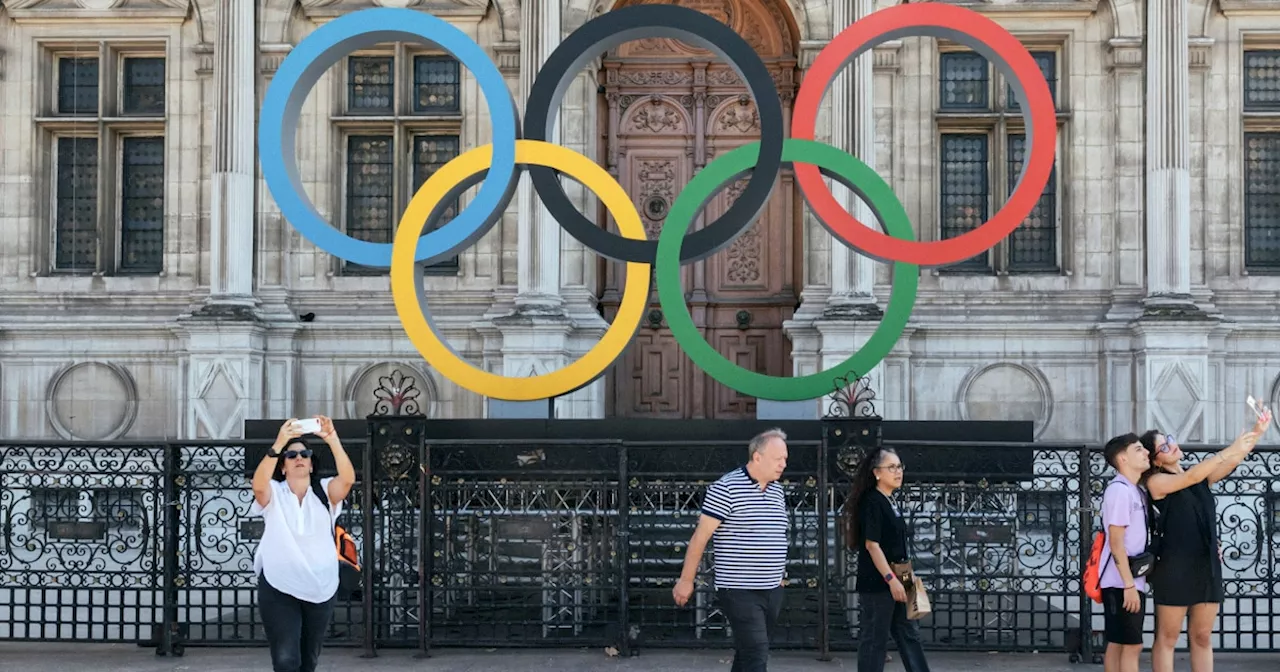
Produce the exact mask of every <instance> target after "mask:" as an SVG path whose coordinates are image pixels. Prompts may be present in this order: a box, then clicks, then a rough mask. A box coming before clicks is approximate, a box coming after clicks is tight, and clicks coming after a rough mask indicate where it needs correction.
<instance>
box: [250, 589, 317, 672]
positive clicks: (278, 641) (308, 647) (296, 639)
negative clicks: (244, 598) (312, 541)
mask: <svg viewBox="0 0 1280 672" xmlns="http://www.w3.org/2000/svg"><path fill="white" fill-rule="evenodd" d="M303 571H305V569H304V570H303ZM333 603H334V598H332V597H331V598H329V601H327V602H323V603H321V604H315V603H313V602H307V601H305V600H299V599H298V598H296V597H294V596H292V595H289V594H287V593H282V592H280V591H278V590H276V589H275V588H272V587H271V584H269V583H267V579H266V577H263V576H259V577H258V612H259V613H260V614H261V615H262V627H263V629H264V630H266V631H267V644H268V645H270V647H271V669H272V671H273V672H315V669H316V664H317V663H319V662H320V647H321V645H323V644H324V631H325V630H326V629H327V628H328V627H329V618H330V617H331V616H333Z"/></svg>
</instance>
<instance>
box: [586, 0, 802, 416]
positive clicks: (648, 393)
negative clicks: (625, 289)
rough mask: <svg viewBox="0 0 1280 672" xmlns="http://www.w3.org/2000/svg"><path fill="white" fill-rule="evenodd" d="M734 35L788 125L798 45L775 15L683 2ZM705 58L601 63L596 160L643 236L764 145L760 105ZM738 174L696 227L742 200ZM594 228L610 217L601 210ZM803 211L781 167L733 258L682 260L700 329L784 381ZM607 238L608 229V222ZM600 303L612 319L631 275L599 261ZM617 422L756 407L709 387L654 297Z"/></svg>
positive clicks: (751, 3) (748, 1) (623, 364)
mask: <svg viewBox="0 0 1280 672" xmlns="http://www.w3.org/2000/svg"><path fill="white" fill-rule="evenodd" d="M680 4H685V5H689V6H692V7H694V8H695V9H699V10H700V11H703V12H704V13H707V14H710V15H712V16H714V17H715V18H717V19H720V20H721V21H722V22H724V23H726V24H728V25H730V26H731V27H733V28H734V29H735V30H737V32H738V33H739V34H740V35H742V36H743V37H745V38H746V39H747V41H748V42H749V43H750V44H751V45H752V46H753V47H754V48H755V49H756V51H757V53H759V54H760V55H761V56H762V57H763V58H764V59H765V61H766V63H767V64H768V65H769V67H770V69H771V70H772V72H773V75H774V83H775V85H776V87H777V89H778V92H779V96H780V97H781V99H782V100H783V105H784V115H785V119H786V121H787V122H788V123H789V122H790V114H789V113H790V107H791V105H790V102H791V99H792V96H793V95H794V90H795V82H796V60H795V58H794V56H793V54H794V53H795V45H796V39H795V35H794V32H793V26H792V24H791V23H790V22H789V16H786V15H784V14H782V13H781V12H782V8H780V7H778V6H776V5H773V4H767V3H765V2H761V1H760V0H723V1H721V0H681V1H680ZM718 61H719V59H718V58H715V57H714V56H713V55H712V54H710V53H709V52H706V51H703V50H700V49H694V48H692V47H689V46H688V45H685V44H683V43H680V42H677V41H674V40H665V39H650V40H637V41H635V42H630V43H627V44H625V45H623V46H622V47H620V48H619V49H618V50H616V51H615V52H614V53H611V54H609V55H608V57H607V58H606V59H605V61H604V69H603V72H602V73H601V80H602V81H603V83H604V87H603V94H602V96H601V101H600V104H601V108H600V117H601V119H602V122H603V123H602V129H601V131H602V137H601V140H602V142H601V143H600V144H601V147H602V150H603V153H604V154H605V156H603V157H601V158H602V159H603V160H604V162H605V163H606V165H607V166H608V168H609V169H610V171H611V172H612V173H613V174H614V175H615V176H616V177H617V178H618V180H619V182H621V183H622V185H623V186H624V187H625V188H626V190H627V192H628V193H629V194H631V196H632V199H633V201H634V202H635V205H636V208H637V209H638V210H639V211H640V213H641V215H642V217H643V220H644V223H645V227H646V229H647V231H648V234H649V237H650V239H651V240H655V239H656V238H657V236H658V232H659V231H661V226H662V222H663V221H664V220H665V218H666V216H667V212H668V211H669V209H670V207H671V205H672V203H673V202H674V200H675V198H676V197H677V196H678V195H679V194H680V192H681V191H682V190H683V188H684V185H685V184H687V183H688V181H689V180H690V178H691V177H692V176H693V175H694V174H695V173H696V172H697V171H699V170H700V169H701V168H702V167H703V166H705V165H706V164H707V163H709V162H710V161H712V160H714V159H715V157H717V156H720V155H722V154H724V153H725V152H728V151H730V150H732V149H734V148H736V147H740V146H742V145H743V144H746V143H750V142H753V141H756V140H758V139H759V133H760V120H759V116H758V114H757V112H756V107H755V104H754V101H753V99H752V97H751V96H750V95H748V91H747V89H746V87H745V86H744V85H743V84H742V82H741V81H740V79H739V77H738V75H737V73H736V72H735V71H734V70H733V69H732V68H730V67H729V66H728V65H727V64H725V63H723V62H718ZM745 184H746V179H745V178H743V179H741V180H738V181H737V182H735V183H733V184H730V185H727V186H726V187H725V188H724V189H723V190H721V192H720V193H719V194H717V195H716V196H715V197H714V198H713V199H712V201H711V202H710V203H709V204H708V206H707V208H706V210H705V211H704V213H703V217H702V218H701V219H700V220H699V221H697V222H695V223H694V225H693V229H697V228H700V227H701V226H702V225H704V224H705V223H706V222H708V221H711V220H712V219H714V218H716V217H718V216H719V215H720V214H721V213H722V212H724V210H725V209H726V208H728V207H729V205H730V204H732V203H733V201H734V199H736V198H737V197H738V195H739V194H740V193H741V190H742V188H743V187H744V185H745ZM600 216H601V218H602V219H604V218H607V217H608V215H607V214H606V213H604V212H603V211H602V212H601V215H600ZM799 221H800V211H799V207H798V202H797V199H796V195H795V189H794V182H793V177H792V173H791V172H790V171H789V170H788V171H784V173H783V174H782V175H781V176H780V177H779V178H778V181H777V182H776V183H775V185H774V192H773V196H772V197H771V199H770V201H769V202H768V204H767V206H766V208H765V210H764V212H763V214H762V216H761V217H760V218H759V219H758V220H757V221H756V223H755V224H754V225H753V226H752V227H751V228H750V229H748V230H747V231H745V232H743V233H742V234H740V235H739V236H738V237H737V238H736V239H735V240H734V241H733V242H732V243H731V244H730V245H729V246H728V247H727V248H725V249H723V250H721V251H720V252H718V253H716V254H715V255H712V256H711V257H708V258H707V259H704V260H702V261H699V262H695V263H692V264H687V265H685V266H684V267H683V268H682V271H681V276H682V278H683V285H684V289H685V296H686V297H687V299H688V305H689V309H690V312H691V314H692V316H693V320H694V322H695V324H697V326H698V327H699V329H700V331H701V332H702V335H703V337H704V338H706V340H707V341H708V342H710V343H711V344H712V345H714V346H715V348H716V349H717V350H718V351H719V352H720V353H721V354H722V355H723V356H724V357H726V358H727V359H729V360H730V361H732V362H734V363H735V364H737V365H738V366H741V367H744V368H747V369H750V370H753V371H757V372H760V373H767V374H770V375H791V343H790V340H789V339H788V338H787V336H786V334H785V333H784V332H783V329H782V325H783V322H785V321H786V320H788V319H790V318H791V316H792V314H793V313H794V312H795V308H796V306H797V304H798V301H799V299H798V290H797V286H798V285H799V278H798V269H800V268H801V259H800V256H799V254H798V251H799V249H800V247H801V245H800V244H799V242H800V241H801V240H802V239H801V237H800V227H799V226H798V224H797V223H798V222H799ZM609 226H610V228H611V229H612V230H614V231H617V228H616V226H614V225H613V224H612V222H610V223H609ZM602 264H603V268H602V272H601V274H600V277H601V285H602V287H601V293H600V299H601V300H600V305H601V308H602V311H603V314H604V317H605V319H608V320H610V321H612V319H613V317H614V315H615V314H616V313H617V309H618V303H619V300H620V298H621V297H620V288H621V287H622V283H623V279H624V273H625V269H624V267H623V265H622V264H619V263H614V262H608V263H604V262H602ZM606 388H607V399H608V402H607V405H608V413H609V414H610V415H611V416H613V417H652V418H711V419H738V418H752V417H754V415H755V404H756V400H755V399H754V398H752V397H744V396H742V395H740V394H738V393H736V392H734V391H733V390H730V389H729V388H727V387H725V386H723V385H721V384H720V383H718V382H716V381H715V380H713V379H711V378H710V377H709V376H707V375H706V374H705V373H703V372H702V370H701V369H700V368H698V367H697V366H695V365H694V364H693V363H692V362H691V361H690V360H689V359H688V357H686V356H685V355H684V354H683V352H682V351H681V349H680V346H679V345H678V344H677V343H676V341H675V339H674V338H673V337H672V335H671V332H670V330H669V329H668V328H667V321H666V316H665V315H663V314H662V308H661V306H660V305H658V303H657V294H656V292H655V293H653V294H652V303H651V305H650V308H649V311H648V314H647V315H646V319H645V320H644V321H643V323H642V325H641V327H640V329H639V331H638V333H637V334H636V338H635V340H634V341H633V343H632V345H631V347H630V348H629V349H628V351H627V352H626V353H625V354H624V355H623V356H622V357H620V358H619V359H618V361H617V363H616V364H615V365H614V368H613V370H612V371H611V372H610V373H609V374H608V376H607V378H606Z"/></svg>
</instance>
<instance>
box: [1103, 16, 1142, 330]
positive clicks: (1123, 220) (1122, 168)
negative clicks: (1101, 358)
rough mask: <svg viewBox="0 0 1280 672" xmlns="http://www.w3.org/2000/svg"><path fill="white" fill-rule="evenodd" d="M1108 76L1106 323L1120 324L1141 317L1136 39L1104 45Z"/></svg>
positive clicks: (1139, 106)
mask: <svg viewBox="0 0 1280 672" xmlns="http://www.w3.org/2000/svg"><path fill="white" fill-rule="evenodd" d="M1107 55H1108V68H1107V69H1108V71H1109V73H1110V78H1111V81H1110V82H1109V87H1110V89H1111V99H1112V100H1113V101H1114V102H1113V105H1112V108H1113V114H1114V120H1113V123H1112V125H1113V128H1114V129H1115V136H1114V137H1115V140H1114V143H1113V146H1112V148H1111V153H1112V155H1111V156H1110V157H1109V162H1110V163H1111V164H1112V165H1114V166H1115V173H1114V178H1115V184H1114V186H1113V187H1111V195H1112V199H1111V200H1110V201H1109V202H1108V203H1107V204H1106V205H1105V208H1106V210H1108V211H1110V213H1111V217H1112V222H1113V224H1112V228H1113V229H1114V231H1115V233H1114V237H1113V239H1112V241H1111V242H1110V243H1109V244H1108V248H1109V249H1112V250H1113V253H1112V255H1111V258H1110V261H1111V276H1112V278H1113V280H1112V283H1111V291H1112V306H1111V310H1110V311H1109V312H1108V315H1107V319H1108V320H1111V321H1117V322H1122V321H1125V320H1129V319H1132V318H1134V317H1136V316H1137V315H1139V314H1140V313H1141V306H1140V305H1139V303H1140V301H1141V299H1142V297H1143V294H1144V290H1143V271H1142V269H1143V254H1144V247H1145V246H1144V232H1143V230H1144V228H1145V227H1144V222H1143V217H1144V212H1143V208H1144V207H1145V196H1144V194H1143V178H1144V174H1143V166H1142V157H1143V156H1144V153H1145V152H1146V138H1144V137H1143V118H1144V116H1145V115H1146V111H1147V108H1146V107H1145V106H1144V100H1143V92H1142V87H1141V86H1140V85H1141V84H1142V82H1143V72H1144V70H1145V67H1144V66H1145V62H1146V58H1145V52H1144V50H1143V40H1142V37H1140V36H1125V35H1121V36H1117V37H1113V38H1111V40H1110V41H1108V42H1107Z"/></svg>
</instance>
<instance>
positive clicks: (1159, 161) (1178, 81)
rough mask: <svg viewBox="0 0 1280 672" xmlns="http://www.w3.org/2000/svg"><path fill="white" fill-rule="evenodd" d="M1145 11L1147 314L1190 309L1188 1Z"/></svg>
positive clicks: (1178, 0)
mask: <svg viewBox="0 0 1280 672" xmlns="http://www.w3.org/2000/svg"><path fill="white" fill-rule="evenodd" d="M1146 11H1147V35H1146V42H1147V43H1146V51H1147V115H1146V117H1147V119H1146V121H1147V124H1146V126H1147V138H1146V152H1147V157H1146V158H1147V170H1146V178H1147V185H1146V187H1147V188H1146V195H1147V204H1146V205H1147V236H1146V242H1147V293H1146V300H1145V301H1144V303H1145V304H1146V307H1147V310H1148V311H1150V310H1152V309H1153V308H1156V309H1157V310H1161V311H1162V312H1164V311H1167V310H1168V309H1169V307H1170V304H1174V305H1177V306H1180V308H1179V312H1184V311H1186V310H1191V311H1193V312H1194V306H1193V305H1192V303H1191V173H1190V169H1189V165H1188V164H1189V155H1190V153H1191V149H1190V141H1189V139H1188V132H1189V128H1188V116H1189V114H1190V106H1189V103H1188V100H1187V94H1188V90H1189V88H1190V84H1189V77H1190V74H1189V60H1188V50H1189V48H1190V47H1189V43H1188V39H1187V38H1188V33H1187V0H1170V1H1169V2H1150V3H1147V5H1146Z"/></svg>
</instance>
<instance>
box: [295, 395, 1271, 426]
mask: <svg viewBox="0 0 1280 672" xmlns="http://www.w3.org/2000/svg"><path fill="white" fill-rule="evenodd" d="M1249 398H1250V399H1252V398H1253V397H1249ZM295 426H296V427H297V428H298V431H300V432H302V433H303V434H319V433H320V420H318V419H316V418H306V419H303V420H299V421H297V422H296V423H295Z"/></svg>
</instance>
